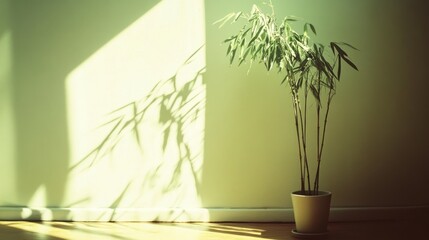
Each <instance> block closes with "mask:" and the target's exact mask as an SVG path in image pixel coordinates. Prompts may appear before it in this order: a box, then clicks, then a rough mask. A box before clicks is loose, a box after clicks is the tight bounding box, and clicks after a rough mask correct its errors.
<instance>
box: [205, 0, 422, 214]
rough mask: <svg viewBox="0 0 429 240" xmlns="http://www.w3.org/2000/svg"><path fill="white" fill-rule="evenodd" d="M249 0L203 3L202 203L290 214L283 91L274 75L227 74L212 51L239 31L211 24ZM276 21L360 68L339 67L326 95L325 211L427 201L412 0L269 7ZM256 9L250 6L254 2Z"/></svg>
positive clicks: (418, 36)
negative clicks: (303, 23)
mask: <svg viewBox="0 0 429 240" xmlns="http://www.w3.org/2000/svg"><path fill="white" fill-rule="evenodd" d="M254 2H258V1H206V10H207V12H206V22H207V46H208V47H207V56H208V59H207V74H206V75H205V79H206V81H207V122H206V148H205V151H206V157H205V165H204V166H205V168H204V174H203V176H204V179H203V182H204V183H206V188H205V191H204V193H203V197H204V199H205V202H204V203H205V205H207V206H233V207H241V206H245V207H283V206H288V207H290V206H291V203H290V200H289V195H288V194H289V192H291V191H293V190H296V189H297V188H298V187H299V176H298V172H299V170H298V169H299V168H298V160H297V158H298V157H297V153H296V150H295V149H296V148H297V145H296V143H295V139H294V137H295V135H294V128H293V127H294V126H293V117H292V111H291V102H290V95H289V94H288V90H287V89H286V88H285V87H283V86H280V80H279V77H278V76H277V75H276V73H274V72H271V73H268V74H267V73H266V72H265V71H264V70H263V69H262V67H255V65H254V67H253V68H252V70H251V71H250V73H249V74H248V75H247V74H246V73H247V66H243V65H242V66H241V67H237V66H236V65H234V66H229V65H228V60H227V58H226V57H225V55H226V47H227V46H225V45H223V46H222V45H221V44H220V43H221V42H222V40H224V39H226V38H227V37H229V36H230V35H232V34H233V33H235V32H234V31H237V30H238V29H239V27H240V24H235V25H228V24H227V25H226V26H224V27H223V28H222V29H218V28H217V26H212V25H211V23H212V22H214V21H216V20H217V19H219V18H221V17H222V16H225V15H226V14H227V13H229V12H233V11H235V12H237V11H249V10H250V8H251V6H252V4H253V3H254ZM273 3H274V4H275V6H276V14H277V16H279V17H280V16H282V17H283V16H285V15H295V16H299V17H302V18H304V19H306V20H307V21H309V22H311V23H313V24H314V25H315V26H316V28H317V30H318V40H319V41H321V42H327V41H345V42H348V43H351V44H352V45H354V46H356V47H358V48H359V49H360V51H358V52H350V54H351V57H352V59H354V60H355V62H356V63H357V65H358V66H359V69H360V71H359V72H354V71H351V70H349V69H347V70H345V72H344V75H343V80H342V82H341V83H340V85H339V87H338V91H337V95H336V97H335V99H334V102H333V106H332V112H331V116H330V117H331V118H330V122H329V129H328V135H327V139H326V146H325V152H324V154H325V155H324V163H323V164H322V173H321V174H322V175H321V188H323V189H327V190H330V191H333V192H334V197H333V205H334V206H397V205H420V204H426V205H427V204H428V203H429V194H427V193H426V192H425V191H422V184H423V185H424V183H425V182H428V180H429V179H428V175H427V174H426V173H425V171H426V169H428V167H429V165H428V161H427V160H428V159H429V155H428V152H427V149H428V148H429V141H428V138H427V136H428V131H429V128H428V127H427V122H428V120H429V119H428V118H429V108H428V105H427V100H425V95H426V89H428V86H429V83H428V81H427V73H426V70H425V69H426V66H425V65H426V64H427V61H426V56H427V54H428V53H429V48H428V46H427V44H426V43H427V41H428V30H429V27H428V22H429V21H428V17H427V15H426V13H425V12H424V10H423V9H424V4H423V3H420V2H417V1H371V0H366V1H343V0H329V1H293V0H288V1H273ZM260 5H261V4H260Z"/></svg>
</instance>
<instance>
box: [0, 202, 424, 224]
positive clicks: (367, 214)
mask: <svg viewBox="0 0 429 240" xmlns="http://www.w3.org/2000/svg"><path fill="white" fill-rule="evenodd" d="M425 215H426V216H427V215H429V206H406V207H342V208H339V207H332V208H331V212H330V221H333V222H335V221H370V220H388V219H404V218H415V217H420V216H425ZM0 220H2V221H100V222H106V221H143V222H293V221H294V217H293V210H292V209H291V208H189V209H187V208H117V209H110V208H27V207H0Z"/></svg>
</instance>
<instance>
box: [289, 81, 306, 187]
mask: <svg viewBox="0 0 429 240" xmlns="http://www.w3.org/2000/svg"><path fill="white" fill-rule="evenodd" d="M289 84H292V83H289ZM292 104H293V113H294V118H295V128H296V137H297V140H298V152H299V166H300V174H301V192H304V191H305V178H304V174H305V173H304V167H303V166H304V165H303V162H302V150H301V149H302V148H301V141H300V139H301V138H300V134H299V122H298V110H297V109H298V107H297V104H298V99H297V96H296V94H295V91H294V90H292Z"/></svg>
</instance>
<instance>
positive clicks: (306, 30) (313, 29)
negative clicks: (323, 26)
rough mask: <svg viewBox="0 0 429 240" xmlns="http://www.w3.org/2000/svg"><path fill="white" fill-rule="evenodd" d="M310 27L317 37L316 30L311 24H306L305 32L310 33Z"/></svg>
mask: <svg viewBox="0 0 429 240" xmlns="http://www.w3.org/2000/svg"><path fill="white" fill-rule="evenodd" d="M308 27H310V29H311V31H312V32H313V34H314V35H317V34H316V28H315V27H314V26H313V24H311V23H305V24H304V32H308Z"/></svg>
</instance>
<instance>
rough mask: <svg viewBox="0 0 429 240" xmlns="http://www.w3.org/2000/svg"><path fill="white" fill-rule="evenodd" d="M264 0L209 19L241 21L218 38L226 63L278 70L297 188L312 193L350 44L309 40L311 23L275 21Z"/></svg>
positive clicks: (312, 30)
mask: <svg viewBox="0 0 429 240" xmlns="http://www.w3.org/2000/svg"><path fill="white" fill-rule="evenodd" d="M268 5H269V6H270V7H271V13H264V12H263V11H261V10H260V8H258V7H257V6H256V5H253V7H252V9H251V11H250V12H249V13H243V12H237V13H230V14H228V15H226V16H225V17H224V18H222V19H220V20H218V21H216V22H215V24H220V26H219V27H222V26H223V25H224V24H225V23H228V22H231V23H234V22H237V21H240V20H244V21H245V24H244V26H243V27H242V28H241V30H240V31H239V32H238V33H237V34H235V35H232V36H231V37H229V38H227V39H225V40H224V43H226V44H227V45H228V48H227V56H228V57H229V61H230V64H233V63H234V61H236V62H238V65H239V66H240V65H241V64H243V63H245V62H250V66H251V65H252V63H253V62H255V61H256V62H259V63H263V64H264V66H265V68H266V69H267V70H268V71H270V70H272V69H277V71H278V72H280V73H282V74H284V78H283V80H282V82H281V83H282V84H287V86H289V89H290V93H291V97H292V105H293V113H294V115H293V116H294V124H295V127H296V138H297V142H298V154H299V166H300V177H301V179H300V183H301V188H300V190H301V193H302V194H305V195H317V194H318V191H319V186H320V181H319V179H320V166H321V165H320V164H321V162H322V154H323V150H324V143H325V137H326V129H327V124H328V116H329V112H330V107H331V103H332V99H333V97H334V95H335V93H336V89H337V84H338V82H339V81H340V78H341V72H342V65H343V63H346V64H347V65H348V66H350V67H352V68H353V69H355V70H358V69H357V67H356V65H355V64H354V63H353V62H352V61H351V60H350V58H349V56H348V54H347V53H346V51H345V50H344V47H350V48H352V49H356V48H354V47H353V46H351V45H350V44H347V43H344V42H330V43H329V46H328V47H325V45H323V44H320V43H316V42H313V41H312V39H311V38H310V36H315V35H316V28H315V27H314V25H313V24H311V23H303V24H301V25H302V27H303V31H302V32H298V31H296V30H295V29H294V28H293V27H292V25H291V22H297V23H300V21H298V19H297V18H295V17H291V16H287V17H285V18H283V19H282V20H281V21H278V20H277V19H276V16H275V13H274V7H273V5H272V3H271V1H270V3H269V4H268ZM295 24H296V23H295ZM311 96H312V98H313V99H314V101H315V105H316V107H315V111H316V126H315V131H316V134H315V137H316V139H315V142H316V146H315V150H316V153H315V156H316V161H315V162H316V166H315V168H313V169H312V170H313V172H311V171H310V169H311V168H310V166H309V163H310V159H309V158H310V156H309V151H308V143H309V141H308V135H309V134H308V129H309V126H308V125H309V124H308V121H307V119H308V115H309V100H310V99H309V98H310V97H311ZM314 170H315V172H314Z"/></svg>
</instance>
